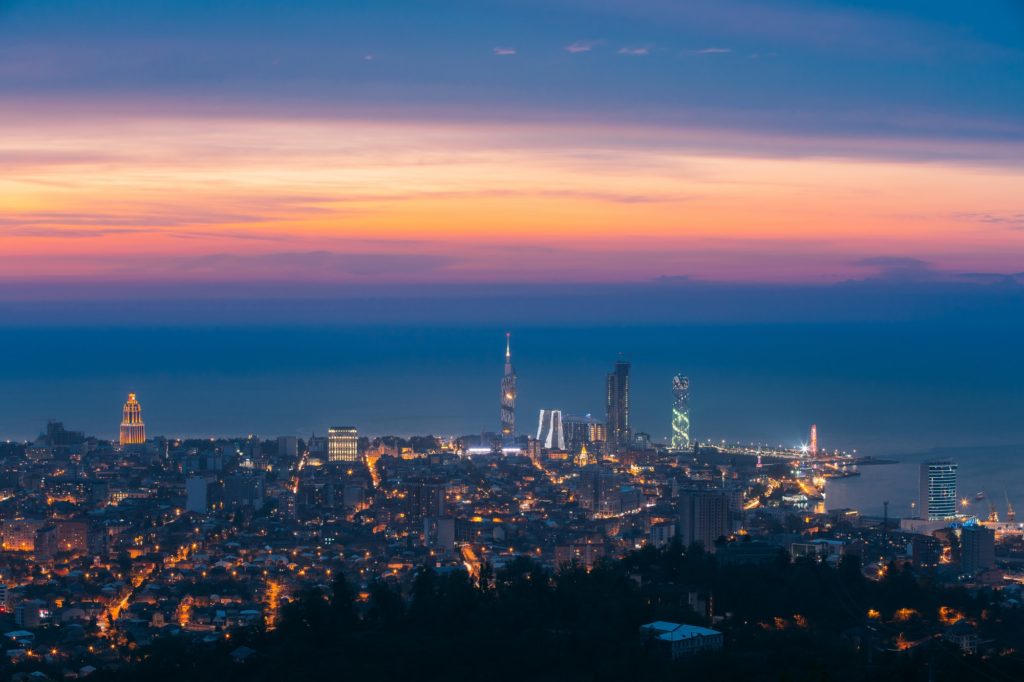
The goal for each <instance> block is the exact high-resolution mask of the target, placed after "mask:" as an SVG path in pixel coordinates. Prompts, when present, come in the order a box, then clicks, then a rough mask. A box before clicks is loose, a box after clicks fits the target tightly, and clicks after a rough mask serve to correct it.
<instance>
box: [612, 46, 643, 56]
mask: <svg viewBox="0 0 1024 682" xmlns="http://www.w3.org/2000/svg"><path fill="white" fill-rule="evenodd" d="M650 53H651V48H649V47H620V48H619V54H621V55H626V56H628V57H646V56H647V55H649V54H650Z"/></svg>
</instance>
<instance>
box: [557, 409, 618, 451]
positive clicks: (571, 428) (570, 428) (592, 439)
mask: <svg viewBox="0 0 1024 682" xmlns="http://www.w3.org/2000/svg"><path fill="white" fill-rule="evenodd" d="M562 435H563V436H564V437H565V447H566V448H567V449H568V450H570V451H572V452H579V450H580V448H582V447H583V446H584V445H592V444H594V443H604V442H605V441H606V440H607V438H608V435H607V430H606V429H605V425H604V422H602V421H600V420H598V419H594V418H593V417H591V416H590V415H589V414H588V415H587V416H585V417H577V416H573V415H565V416H563V417H562Z"/></svg>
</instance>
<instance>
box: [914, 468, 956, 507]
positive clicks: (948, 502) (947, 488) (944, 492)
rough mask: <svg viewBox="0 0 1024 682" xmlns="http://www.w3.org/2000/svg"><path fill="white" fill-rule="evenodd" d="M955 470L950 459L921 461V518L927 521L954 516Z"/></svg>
mask: <svg viewBox="0 0 1024 682" xmlns="http://www.w3.org/2000/svg"><path fill="white" fill-rule="evenodd" d="M956 471H957V465H956V462H954V461H953V460H951V459H933V460H930V461H928V462H922V463H921V518H922V519H927V520H929V521H938V520H940V519H952V518H954V517H955V516H956Z"/></svg>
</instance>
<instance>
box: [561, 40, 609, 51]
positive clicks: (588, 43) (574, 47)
mask: <svg viewBox="0 0 1024 682" xmlns="http://www.w3.org/2000/svg"><path fill="white" fill-rule="evenodd" d="M603 43H604V41H603V40H577V41H575V42H572V43H569V44H568V45H566V46H565V51H566V52H571V53H572V54H579V53H580V52H590V51H591V50H593V49H594V48H595V47H597V46H598V45H601V44H603Z"/></svg>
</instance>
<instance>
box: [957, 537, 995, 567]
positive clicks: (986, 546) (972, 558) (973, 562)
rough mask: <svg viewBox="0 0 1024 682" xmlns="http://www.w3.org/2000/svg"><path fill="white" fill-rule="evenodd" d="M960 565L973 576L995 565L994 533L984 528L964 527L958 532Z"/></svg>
mask: <svg viewBox="0 0 1024 682" xmlns="http://www.w3.org/2000/svg"><path fill="white" fill-rule="evenodd" d="M960 565H961V567H962V568H963V570H964V573H969V574H972V575H973V574H975V573H980V572H981V571H984V570H987V569H990V568H992V567H994V566H995V565H996V532H995V531H994V530H993V529H991V528H985V527H984V526H966V525H965V526H964V527H963V530H962V531H961V532H960Z"/></svg>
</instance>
